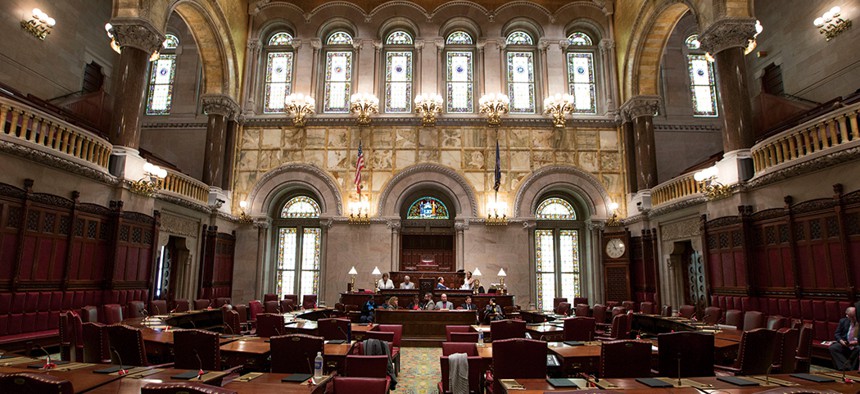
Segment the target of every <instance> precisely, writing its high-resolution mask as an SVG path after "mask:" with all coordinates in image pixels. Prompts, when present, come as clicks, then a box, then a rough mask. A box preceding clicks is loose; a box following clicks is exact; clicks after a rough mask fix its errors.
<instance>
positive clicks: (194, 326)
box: [188, 319, 197, 329]
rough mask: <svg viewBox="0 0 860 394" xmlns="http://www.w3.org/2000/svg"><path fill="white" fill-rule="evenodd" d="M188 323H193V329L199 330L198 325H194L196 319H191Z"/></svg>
mask: <svg viewBox="0 0 860 394" xmlns="http://www.w3.org/2000/svg"><path fill="white" fill-rule="evenodd" d="M188 322H189V323H191V328H193V329H197V324H194V319H189V320H188Z"/></svg>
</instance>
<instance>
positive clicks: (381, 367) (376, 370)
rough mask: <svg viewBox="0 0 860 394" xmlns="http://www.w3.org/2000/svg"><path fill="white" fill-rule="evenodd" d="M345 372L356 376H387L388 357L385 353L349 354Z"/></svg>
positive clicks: (350, 375) (347, 374)
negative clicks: (370, 354) (378, 354)
mask: <svg viewBox="0 0 860 394" xmlns="http://www.w3.org/2000/svg"><path fill="white" fill-rule="evenodd" d="M344 374H345V375H346V376H349V377H355V378H387V377H388V357H386V356H385V355H381V356H363V355H357V354H350V355H347V356H346V367H345V368H344Z"/></svg>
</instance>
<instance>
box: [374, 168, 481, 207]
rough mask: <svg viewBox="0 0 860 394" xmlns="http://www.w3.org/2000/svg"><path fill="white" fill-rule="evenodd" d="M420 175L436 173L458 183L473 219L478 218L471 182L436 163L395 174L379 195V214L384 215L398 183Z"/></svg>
mask: <svg viewBox="0 0 860 394" xmlns="http://www.w3.org/2000/svg"><path fill="white" fill-rule="evenodd" d="M419 173H428V174H432V173H435V174H439V175H442V176H444V177H446V178H448V179H451V180H453V181H454V182H456V183H457V185H459V186H460V187H461V188H463V191H465V193H466V197H467V198H468V200H469V205H471V212H469V213H470V214H471V215H472V217H478V200H477V199H476V198H475V191H474V190H473V189H472V186H470V185H469V182H467V181H466V179H465V178H463V176H462V175H460V174H459V173H457V171H454V170H453V169H451V168H449V167H445V166H443V165H440V164H434V163H421V164H416V165H413V166H411V167H407V168H406V169H404V170H402V171H400V172H398V173H397V174H395V175H394V176H393V177H392V178H391V179H390V180H389V181H388V183H387V184H386V185H385V188H384V189H383V190H382V192H381V193H380V194H379V203H378V206H377V212H378V214H383V213H384V208H385V207H384V205H385V203H386V202H387V201H388V198H389V195H390V194H391V190H392V189H393V188H394V186H396V185H397V184H398V183H400V181H402V180H403V179H404V178H406V177H408V176H410V175H413V174H419ZM451 197H452V198H454V197H456V196H451ZM457 213H458V214H460V213H465V212H457Z"/></svg>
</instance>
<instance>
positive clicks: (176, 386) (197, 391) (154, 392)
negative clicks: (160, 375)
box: [140, 382, 237, 394]
mask: <svg viewBox="0 0 860 394" xmlns="http://www.w3.org/2000/svg"><path fill="white" fill-rule="evenodd" d="M189 393H194V394H237V393H236V392H235V391H233V390H229V389H225V388H222V387H218V386H212V385H209V384H204V383H200V382H170V383H148V384H147V385H146V386H143V387H141V388H140V394H189Z"/></svg>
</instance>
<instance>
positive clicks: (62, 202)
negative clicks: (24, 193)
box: [30, 193, 75, 209]
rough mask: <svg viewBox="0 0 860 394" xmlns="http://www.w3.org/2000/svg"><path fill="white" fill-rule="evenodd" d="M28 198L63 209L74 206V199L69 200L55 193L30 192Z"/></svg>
mask: <svg viewBox="0 0 860 394" xmlns="http://www.w3.org/2000/svg"><path fill="white" fill-rule="evenodd" d="M30 200H31V201H33V202H36V203H40V204H45V205H50V206H54V207H57V208H64V209H72V207H74V206H75V202H74V201H72V200H69V199H68V198H65V197H61V196H58V195H56V194H48V193H32V194H30Z"/></svg>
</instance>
